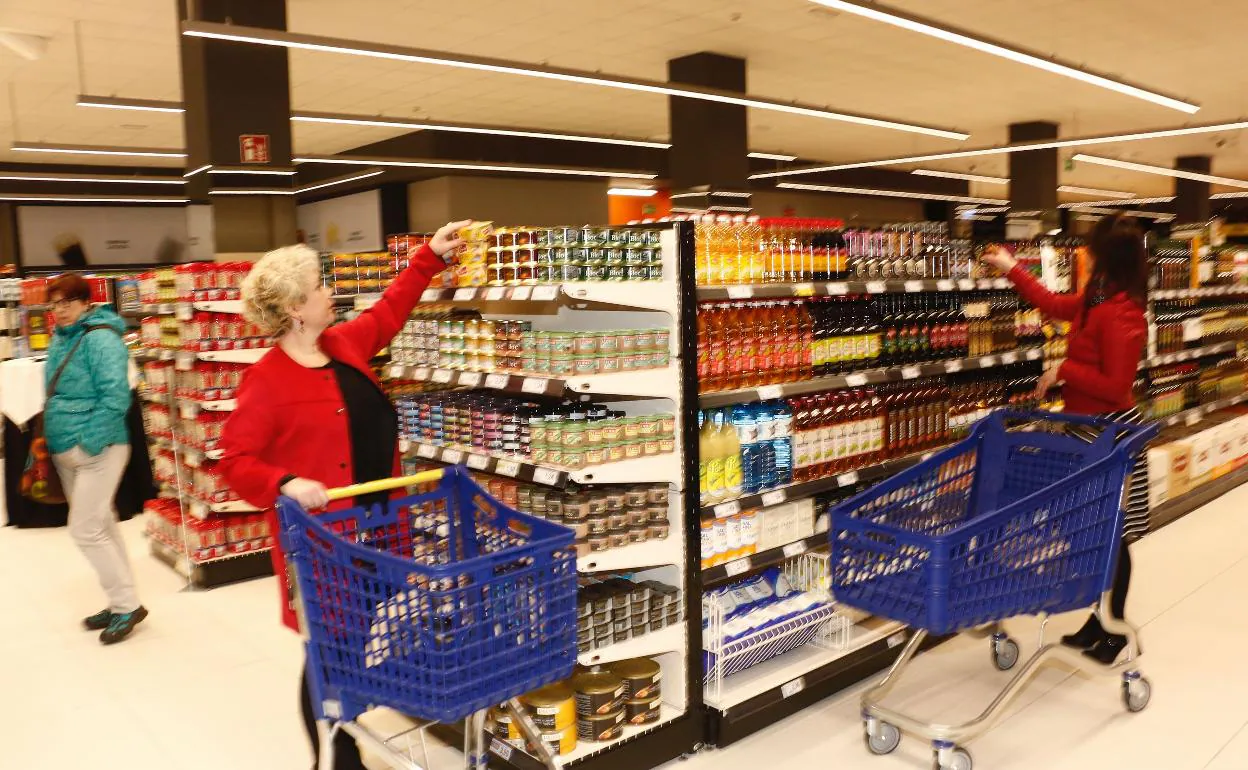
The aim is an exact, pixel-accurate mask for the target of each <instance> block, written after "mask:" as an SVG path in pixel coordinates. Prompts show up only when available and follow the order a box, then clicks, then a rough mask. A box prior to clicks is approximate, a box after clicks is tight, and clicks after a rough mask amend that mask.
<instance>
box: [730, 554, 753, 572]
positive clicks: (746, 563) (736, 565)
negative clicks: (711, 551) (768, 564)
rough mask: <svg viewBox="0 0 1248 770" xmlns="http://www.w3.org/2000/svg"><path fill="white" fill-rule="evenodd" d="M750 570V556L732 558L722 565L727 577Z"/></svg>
mask: <svg viewBox="0 0 1248 770" xmlns="http://www.w3.org/2000/svg"><path fill="white" fill-rule="evenodd" d="M749 571H750V558H749V557H748V556H747V557H746V558H744V559H733V560H732V561H730V562H728V563H727V564H725V565H724V574H725V575H727V576H728V577H736V576H737V575H740V574H743V573H745V572H749Z"/></svg>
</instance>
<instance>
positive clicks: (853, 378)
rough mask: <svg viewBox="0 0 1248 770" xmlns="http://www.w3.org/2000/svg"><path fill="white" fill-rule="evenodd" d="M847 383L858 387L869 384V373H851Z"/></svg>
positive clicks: (852, 386)
mask: <svg viewBox="0 0 1248 770" xmlns="http://www.w3.org/2000/svg"><path fill="white" fill-rule="evenodd" d="M845 384H846V385H848V386H849V387H851V388H857V387H859V386H862V385H866V384H867V375H865V374H851V375H849V376H847V377H846V378H845Z"/></svg>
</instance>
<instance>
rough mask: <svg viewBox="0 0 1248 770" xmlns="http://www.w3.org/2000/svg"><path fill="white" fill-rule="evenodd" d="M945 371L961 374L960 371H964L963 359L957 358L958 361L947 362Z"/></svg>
mask: <svg viewBox="0 0 1248 770" xmlns="http://www.w3.org/2000/svg"><path fill="white" fill-rule="evenodd" d="M945 371H946V372H960V371H962V359H960V358H957V359H954V360H953V361H949V362H947V363H946V364H945Z"/></svg>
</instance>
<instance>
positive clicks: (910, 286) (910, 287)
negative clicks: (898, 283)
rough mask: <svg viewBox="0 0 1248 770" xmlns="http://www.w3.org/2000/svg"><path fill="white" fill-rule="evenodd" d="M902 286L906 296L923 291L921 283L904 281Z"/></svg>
mask: <svg viewBox="0 0 1248 770" xmlns="http://www.w3.org/2000/svg"><path fill="white" fill-rule="evenodd" d="M902 286H903V287H904V288H905V290H906V293H907V294H913V293H915V292H917V291H923V282H922V281H906V282H905V283H904V284H902Z"/></svg>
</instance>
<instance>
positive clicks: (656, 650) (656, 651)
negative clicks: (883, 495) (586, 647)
mask: <svg viewBox="0 0 1248 770" xmlns="http://www.w3.org/2000/svg"><path fill="white" fill-rule="evenodd" d="M685 623H686V621H684V620H681V621H680V622H679V623H678V624H677V625H674V626H667V627H665V628H662V629H660V630H658V631H652V632H650V633H648V634H643V635H641V636H639V637H636V638H635V639H629V640H628V641H627V642H619V643H618V644H612V645H609V646H607V647H603V648H602V649H598V650H591V651H589V652H587V653H584V654H581V655H577V656H576V659H577V661H578V662H579V663H580V664H581V665H582V666H601V665H604V664H606V663H616V662H618V661H621V660H630V659H632V658H649V657H653V656H655V655H661V654H663V653H665V652H681V651H683V650H684V649H685V643H686V640H685Z"/></svg>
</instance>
